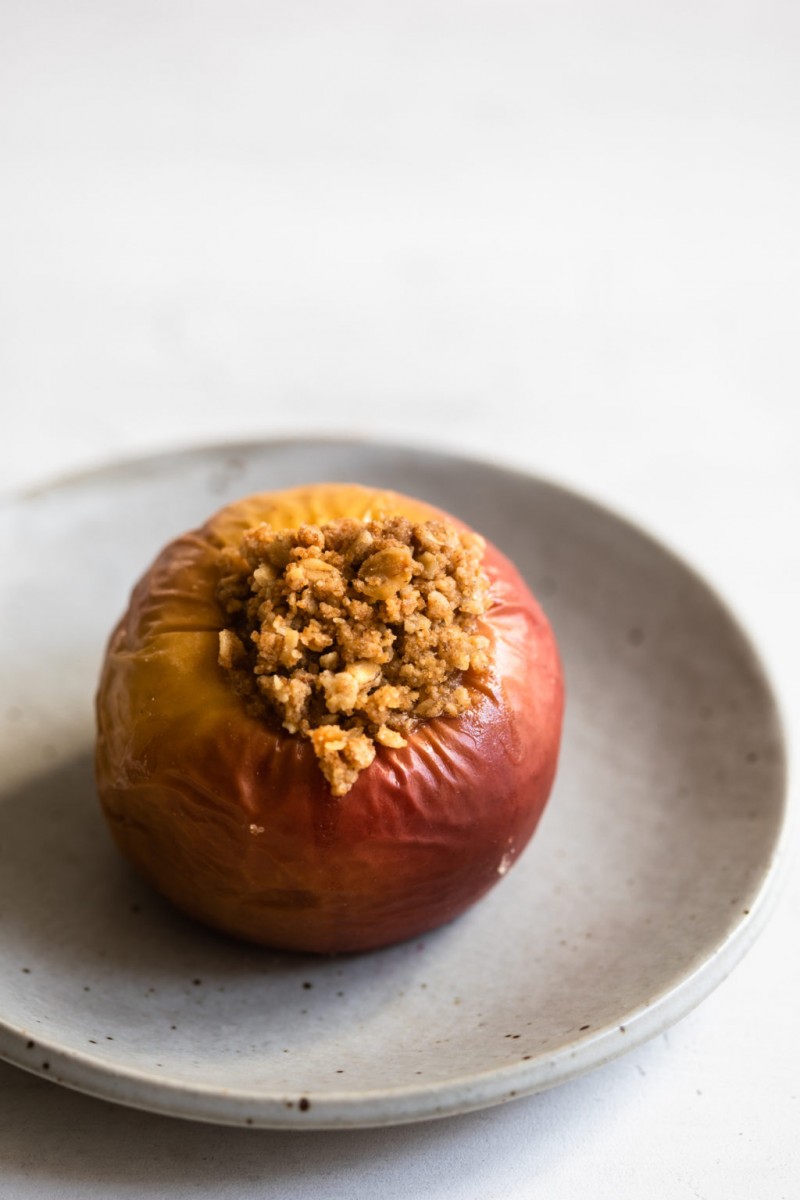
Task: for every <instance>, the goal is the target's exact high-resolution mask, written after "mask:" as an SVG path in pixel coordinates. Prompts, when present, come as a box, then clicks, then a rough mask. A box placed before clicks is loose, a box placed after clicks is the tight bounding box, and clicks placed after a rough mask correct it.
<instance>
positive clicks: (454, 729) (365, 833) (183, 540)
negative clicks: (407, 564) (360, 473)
mask: <svg viewBox="0 0 800 1200" xmlns="http://www.w3.org/2000/svg"><path fill="white" fill-rule="evenodd" d="M378 512H384V513H387V512H399V513H402V514H405V515H406V516H408V517H410V518H411V519H412V520H425V519H429V518H431V517H442V515H443V514H442V513H441V512H439V511H438V510H435V509H432V508H431V507H430V506H428V505H424V504H422V503H421V502H419V501H415V500H411V499H409V498H407V497H404V496H400V495H398V494H396V493H390V492H379V491H375V490H373V489H366V488H361V487H357V486H355V485H345V484H325V485H316V486H313V487H308V488H301V489H297V490H294V491H290V492H277V493H266V494H263V495H259V496H251V497H248V498H247V499H245V500H243V501H240V502H238V503H236V504H233V505H230V506H229V507H227V508H225V509H223V510H222V511H221V512H219V513H217V514H216V516H214V517H212V518H211V520H210V521H209V522H208V523H207V524H206V525H205V526H204V527H203V528H202V529H200V530H197V531H195V532H192V533H187V534H185V535H184V536H183V537H179V538H177V539H176V540H175V541H174V542H171V543H170V545H168V546H167V547H166V548H165V549H164V550H163V552H162V553H161V555H160V556H159V557H158V558H157V559H156V561H155V562H154V563H153V565H152V566H151V568H150V569H149V571H147V573H146V574H145V576H144V577H143V578H142V580H141V581H140V582H139V584H138V585H137V586H136V588H135V590H134V592H133V595H132V597H131V602H130V606H129V608H128V611H127V612H126V613H125V615H124V616H123V618H122V620H121V621H120V623H119V625H118V626H117V628H116V629H115V631H114V633H113V634H112V636H111V639H110V642H109V646H108V650H107V654H106V658H105V662H104V664H103V669H102V674H101V679H100V686H99V691H98V695H97V723H98V736H97V752H96V769H97V784H98V790H99V794H100V800H101V803H102V807H103V811H104V813H105V816H106V818H107V820H108V823H109V826H110V828H111V831H112V834H113V836H114V838H115V840H116V843H117V845H118V846H119V848H120V850H121V851H122V853H123V854H124V855H125V857H126V858H128V859H129V860H130V862H131V863H133V864H134V866H135V867H137V868H138V869H139V870H140V871H141V873H142V874H143V875H145V876H146V877H147V878H148V879H149V880H150V881H151V882H152V883H153V885H154V886H155V887H156V888H157V889H158V890H159V891H160V892H161V893H162V894H163V895H164V896H166V897H167V898H168V899H169V900H171V901H172V902H173V903H174V904H175V905H177V907H178V908H180V909H182V910H183V911H184V912H186V913H188V914H189V915H191V916H192V917H195V918H196V919H197V920H199V921H202V922H204V923H206V924H208V925H211V926H213V927H215V928H217V929H220V930H223V931H225V932H227V933H229V934H233V935H234V936H236V937H240V938H244V939H247V940H249V941H252V942H257V943H260V944H262V945H266V946H271V947H274V948H277V949H288V950H301V951H311V952H318V953H334V952H349V951H363V950H371V949H375V948H377V947H379V946H385V945H389V944H391V943H394V942H399V941H402V940H404V939H406V938H410V937H413V936H416V935H419V934H421V933H424V932H425V931H427V930H430V929H433V928H435V927H436V926H438V925H441V924H443V923H444V922H446V921H450V920H451V919H452V918H454V917H455V916H457V915H458V914H459V913H461V912H462V911H463V910H464V909H465V908H467V907H468V906H469V905H470V904H472V903H473V902H474V901H476V900H477V899H478V898H479V897H480V896H482V895H483V894H484V893H485V892H486V891H488V889H489V888H490V887H492V885H493V884H495V883H496V882H497V881H498V880H499V879H500V878H501V876H502V875H503V874H504V873H505V871H506V869H507V868H508V866H510V865H511V863H512V862H513V861H514V859H515V858H516V857H517V856H518V855H519V853H520V852H521V851H522V850H523V848H524V847H525V845H526V843H527V842H528V840H529V838H530V837H531V834H532V833H533V831H534V829H535V828H536V824H537V822H538V820H539V817H540V815H541V813H542V809H543V808H544V805H545V803H546V801H547V797H548V794H549V792H550V788H551V784H552V781H553V776H554V773H555V768H556V761H557V757H558V747H559V740H560V733H561V718H562V708H563V681H562V672H561V665H560V661H559V657H558V651H557V648H556V644H555V640H554V637H553V634H552V631H551V629H550V626H549V625H548V623H547V620H546V618H545V617H544V614H543V613H542V611H541V609H540V608H539V605H538V604H537V603H536V601H535V599H534V598H533V596H532V595H531V593H530V591H529V590H528V588H527V586H526V585H525V583H524V582H523V581H522V579H521V577H520V576H519V574H518V573H517V571H516V569H515V568H514V566H513V565H512V564H511V563H510V562H509V561H508V559H506V558H505V557H504V556H503V555H502V554H501V553H500V552H499V551H498V550H497V549H495V548H494V547H493V546H491V545H489V544H487V547H486V555H485V560H484V565H485V570H486V572H487V574H488V576H489V579H490V581H491V597H492V604H491V607H490V610H489V612H488V613H487V614H486V617H485V618H484V619H483V621H482V622H481V626H482V628H481V632H483V633H485V634H488V636H489V637H490V638H491V640H492V643H493V648H494V666H493V669H492V671H491V672H489V673H488V674H487V675H485V676H483V677H480V678H477V677H473V676H470V675H467V676H466V677H465V680H464V682H465V683H466V685H467V686H469V687H470V688H471V689H472V691H473V696H474V704H473V707H472V708H471V709H470V710H469V711H467V712H466V713H464V714H463V715H462V716H460V717H458V718H440V719H437V720H432V721H429V722H427V723H423V724H421V725H420V726H419V727H418V728H417V729H416V730H415V731H414V733H413V735H412V736H411V738H410V740H409V744H408V746H407V747H406V748H405V749H401V750H395V749H386V748H385V747H382V746H378V747H377V757H376V758H375V761H374V762H373V764H372V765H371V766H370V767H369V768H367V770H365V771H363V772H362V773H361V774H360V776H359V777H358V780H357V781H356V783H355V784H354V786H353V787H352V789H351V790H350V791H349V792H348V793H347V795H345V796H343V797H339V798H336V797H333V796H332V795H331V793H330V791H329V788H328V786H327V784H326V782H325V780H324V778H323V776H322V773H321V771H320V770H319V767H318V766H317V762H316V759H315V756H314V753H313V750H312V748H311V745H310V743H309V742H308V741H306V740H302V739H300V738H299V737H296V736H291V735H289V734H288V733H286V732H284V731H283V730H278V729H275V728H271V727H270V726H269V725H268V724H267V723H266V722H264V721H262V720H259V719H256V718H254V717H250V716H248V715H247V713H246V712H245V711H244V708H243V705H242V701H241V699H240V697H238V696H237V695H236V694H235V693H234V692H233V690H232V688H231V687H230V685H229V682H228V678H227V675H226V673H225V671H223V670H222V668H221V667H220V666H219V665H218V662H217V655H218V633H219V630H220V629H221V628H222V627H223V625H224V615H223V612H222V610H221V608H220V607H219V605H218V604H217V602H216V600H215V587H216V583H217V578H218V573H217V569H216V566H217V557H218V554H219V551H220V549H221V548H222V547H223V546H226V545H236V544H238V542H239V539H240V537H241V534H242V532H243V531H244V530H245V529H246V528H248V527H250V526H252V525H254V524H257V523H258V522H259V521H269V522H270V523H271V524H272V525H273V526H274V527H275V528H294V527H296V526H297V525H299V524H301V523H302V522H304V521H306V522H307V521H312V522H318V523H322V522H325V521H330V520H333V519H335V518H337V517H340V516H356V517H365V516H369V515H374V514H376V513H378ZM447 519H448V520H450V521H451V522H452V523H453V524H456V525H461V523H460V522H458V521H454V519H453V518H452V517H447ZM461 527H462V528H463V525H461Z"/></svg>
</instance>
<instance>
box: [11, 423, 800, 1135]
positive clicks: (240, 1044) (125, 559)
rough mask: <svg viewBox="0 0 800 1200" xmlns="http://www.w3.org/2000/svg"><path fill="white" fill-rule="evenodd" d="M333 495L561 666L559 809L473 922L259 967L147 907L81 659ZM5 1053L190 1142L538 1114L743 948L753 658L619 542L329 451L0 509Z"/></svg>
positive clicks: (532, 497) (692, 994)
mask: <svg viewBox="0 0 800 1200" xmlns="http://www.w3.org/2000/svg"><path fill="white" fill-rule="evenodd" d="M315 480H354V481H360V482H363V483H369V484H379V485H385V486H389V487H393V488H397V489H400V490H403V491H407V492H410V493H412V494H415V495H418V496H420V497H423V498H424V499H426V500H429V501H432V502H433V503H434V504H437V505H441V506H442V507H444V508H445V509H448V510H450V511H452V512H454V513H458V514H459V515H460V516H462V517H463V518H465V519H466V520H467V521H468V522H470V523H471V524H473V525H474V526H475V527H476V528H478V529H480V530H482V531H483V532H484V533H485V534H487V535H488V536H489V537H490V538H491V539H493V540H494V541H495V542H497V544H498V545H499V546H500V547H501V548H503V549H504V550H505V551H506V552H507V553H508V554H510V555H511V557H512V558H513V559H514V560H515V561H516V562H517V564H518V565H519V566H520V568H521V569H522V571H523V573H524V574H525V575H526V576H527V578H528V580H529V582H530V583H531V585H532V586H533V589H534V591H535V592H536V593H537V594H538V596H539V598H540V599H541V601H542V603H543V604H544V606H545V608H546V610H547V611H548V613H549V615H550V618H551V620H552V622H553V625H554V627H555V630H556V634H557V636H558V639H559V642H560V645H561V649H562V653H563V658H564V663H565V669H566V676H567V687H568V707H567V720H566V727H565V735H564V744H563V753H562V759H561V764H560V769H559V775H558V780H557V784H556V787H555V790H554V793H553V796H552V799H551V801H550V805H549V808H548V809H547V812H546V814H545V817H544V819H543V821H542V824H541V826H540V829H539V832H538V833H537V835H536V837H535V838H534V840H533V842H532V843H531V845H530V846H529V848H528V850H527V851H526V852H525V854H524V855H523V856H522V858H521V859H520V861H519V863H518V864H517V865H516V866H515V868H514V869H513V870H512V871H511V872H510V873H509V875H508V876H507V877H506V878H505V879H504V880H503V881H502V883H501V884H500V885H499V886H498V887H497V888H496V889H495V890H494V892H493V893H492V894H490V895H489V896H488V897H486V898H485V899H484V900H483V901H481V903H480V904H478V905H477V906H476V907H475V908H474V909H473V910H472V911H470V912H468V913H467V914H466V915H465V916H463V917H461V918H459V919H458V920H457V921H455V922H454V923H453V924H451V925H449V926H448V927H446V928H444V929H441V930H439V931H437V932H436V933H434V934H431V935H428V936H426V937H424V938H421V939H419V940H417V941H414V942H411V943H407V944H404V945H401V946H398V947H395V948H392V949H389V950H385V951H381V952H378V953H374V954H369V955H366V956H362V957H351V958H342V959H316V958H313V957H305V956H291V955H286V954H272V953H268V952H265V951H260V950H257V949H254V948H249V947H246V946H243V945H239V944H236V943H234V942H229V941H227V940H225V939H223V938H221V937H218V936H216V935H214V934H212V933H209V932H206V931H204V930H203V929H201V928H198V927H196V926H194V925H193V924H191V923H189V922H188V921H187V920H185V919H183V918H182V917H181V916H179V915H178V914H177V913H175V912H173V911H172V910H171V909H169V908H168V907H167V906H166V904H164V903H163V902H161V901H160V900H159V899H158V898H157V897H156V896H155V895H154V894H153V893H152V892H151V891H150V890H148V888H147V887H146V886H145V885H144V884H143V883H141V882H140V881H139V880H138V879H137V878H136V877H134V876H133V874H132V873H131V872H130V871H129V870H128V868H127V867H126V866H125V865H124V864H123V863H122V862H121V861H120V859H119V858H118V857H117V855H116V852H115V851H114V849H113V848H112V846H111V843H110V840H109V838H108V836H107V834H106V830H105V827H104V825H103V822H102V820H101V817H100V815H99V811H98V806H97V803H96V799H95V794H94V787H93V781H92V765H91V759H92V738H93V716H92V699H93V691H94V685H95V680H96V677H97V672H98V667H99V664H100V659H101V656H102V653H103V649H104V642H105V639H106V636H107V633H108V631H109V630H110V628H111V626H112V623H113V622H114V620H115V619H116V617H117V616H118V615H119V613H120V612H121V610H122V608H123V607H124V604H125V602H126V599H127V594H128V591H129V589H130V586H131V585H132V583H133V582H134V580H135V579H136V577H137V576H138V575H139V574H140V573H141V572H142V570H143V569H144V568H145V566H146V565H147V564H148V563H149V562H150V560H151V558H152V557H153V556H154V554H155V552H156V551H157V550H158V549H159V548H160V546H161V545H162V543H164V542H165V541H167V540H169V539H170V538H171V537H172V536H173V535H175V534H177V533H179V532H181V531H183V530H184V529H185V528H188V527H190V526H193V525H195V524H197V523H199V522H200V521H202V520H203V519H204V518H205V517H206V516H207V515H208V514H209V513H210V512H211V511H212V510H214V509H215V508H217V507H218V506H220V505H222V504H223V503H226V502H227V501H229V500H232V499H234V498H236V497H239V496H241V495H243V494H245V493H247V492H251V491H256V490H260V489H266V488H277V487H284V486H288V485H292V484H299V483H306V482H311V481H315ZM0 546H1V547H2V562H3V566H4V579H3V582H2V623H1V624H0V657H2V662H3V664H4V666H3V672H2V680H0V734H1V735H2V743H1V744H0V913H2V922H1V923H0V1054H2V1056H3V1057H5V1058H7V1059H8V1060H9V1061H10V1062H13V1063H16V1064H18V1065H19V1066H21V1067H25V1068H26V1069H28V1070H30V1071H34V1072H37V1073H40V1074H42V1075H44V1076H47V1077H48V1078H51V1079H53V1080H57V1081H58V1082H60V1083H63V1084H67V1085H69V1086H71V1087H74V1088H78V1089H80V1090H82V1091H86V1092H90V1093H93V1094H94V1095H97V1096H103V1097H106V1098H108V1099H112V1100H118V1101H121V1102H123V1103H126V1104H130V1105H134V1106H137V1107H141V1108H146V1109H151V1110H155V1111H159V1112H163V1113H172V1114H176V1115H180V1116H184V1117H192V1118H196V1119H200V1120H207V1121H218V1122H226V1123H231V1124H241V1125H254V1126H272V1127H278V1126H294V1127H298V1126H305V1127H309V1126H315V1127H337V1126H338V1127H344V1126H359V1125H381V1124H390V1123H393V1122H401V1121H412V1120H417V1119H420V1118H425V1117H432V1116H440V1115H445V1114H451V1113H457V1112H464V1111H466V1110H469V1109H473V1108H478V1107H481V1106H483V1105H488V1104H494V1103H498V1102H501V1101H505V1100H508V1099H510V1098H512V1097H514V1096H521V1095H524V1094H526V1093H530V1092H535V1091H538V1090H541V1089H544V1088H547V1087H550V1086H552V1085H553V1084H556V1083H560V1082H563V1081H565V1080H567V1079H569V1078H571V1077H572V1076H575V1075H577V1074H579V1073H580V1072H583V1071H586V1070H588V1069H590V1068H592V1067H595V1066H597V1065H598V1064H600V1063H603V1062H605V1061H607V1060H609V1059H611V1058H614V1057H615V1056H616V1055H619V1054H622V1053H624V1052H625V1051H626V1050H628V1049H630V1048H631V1047H633V1046H635V1045H638V1044H639V1043H641V1042H642V1041H643V1040H644V1039H646V1038H650V1037H652V1036H653V1035H654V1034H656V1033H658V1032H660V1031H661V1030H663V1029H664V1028H665V1027H666V1026H668V1025H669V1024H670V1023H672V1022H674V1021H675V1020H677V1019H678V1018H679V1017H681V1016H682V1015H683V1014H685V1013H686V1012H687V1011H688V1010H689V1009H690V1008H692V1007H693V1006H694V1005H695V1004H697V1003H698V1002H699V1001H700V1000H701V999H702V998H703V997H704V996H705V995H707V994H708V992H710V991H711V989H712V988H713V987H714V986H715V985H716V984H718V983H719V982H720V981H721V980H722V979H723V977H724V976H725V975H726V974H727V972H728V971H729V970H730V969H731V967H732V966H733V965H734V963H735V962H736V961H737V960H738V959H739V958H740V957H741V955H742V953H743V952H744V951H745V950H746V948H747V947H748V946H749V945H750V943H751V942H752V940H753V938H754V936H755V934H756V933H757V931H758V930H759V928H760V927H761V925H762V923H763V919H764V915H765V913H766V911H767V907H768V900H769V897H770V895H771V893H772V892H773V891H774V881H775V876H776V868H777V865H778V862H779V860H781V858H782V856H783V851H782V845H783V833H782V830H783V825H784V752H783V747H782V738H781V732H780V727H779V721H778V718H777V714H776V710H775V704H774V701H773V698H772V695H771V692H770V689H769V686H768V684H767V682H766V680H765V678H764V674H763V672H762V669H761V667H760V665H759V662H758V659H757V657H756V656H755V654H754V652H753V649H752V647H751V646H750V644H749V642H748V640H747V638H746V637H745V635H744V634H743V633H742V631H741V629H740V628H739V627H738V626H737V624H736V623H735V621H734V620H733V619H732V617H731V616H730V614H729V613H728V611H727V610H726V608H725V607H724V606H723V605H722V603H721V602H720V601H719V600H718V599H717V597H716V596H715V595H714V594H713V593H712V592H711V591H710V589H709V588H708V587H707V586H706V584H704V582H703V581H702V580H701V579H700V578H698V576H697V575H696V574H694V573H693V572H692V571H690V570H689V569H688V568H687V567H686V566H684V565H683V564H682V563H681V562H680V561H678V560H677V559H676V558H675V557H674V556H673V555H672V554H670V553H669V552H667V551H666V550H665V549H664V548H663V547H661V546H660V545H658V544H657V543H656V542H654V541H653V540H652V539H651V538H649V537H648V536H646V535H645V534H644V533H642V532H640V531H639V530H637V529H636V528H634V527H632V526H631V525H629V524H627V523H626V522H624V521H622V520H620V519H619V518H618V517H616V516H614V515H612V514H611V513H609V512H607V511H605V510H603V509H602V508H600V507H598V506H597V505H595V504H593V503H591V502H589V501H587V500H585V499H582V498H581V497H580V496H578V495H575V494H573V493H571V492H569V491H566V490H563V489H561V488H558V487H555V486H553V485H552V484H549V483H545V482H542V481H540V480H538V479H535V478H530V477H528V476H524V475H520V474H515V473H513V472H510V471H507V470H503V469H500V468H498V467H494V466H489V465H486V464H478V463H474V462H467V461H464V460H462V459H457V458H452V457H448V456H444V455H437V454H431V453H422V452H420V451H417V450H403V449H397V448H394V447H391V448H390V447H388V446H375V445H366V444H358V443H352V442H328V441H294V442H286V443H270V444H265V445H248V446H244V447H235V448H232V447H224V448H216V449H210V450H204V451H199V452H191V453H186V454H180V455H171V456H166V457H160V458H154V459H150V460H147V461H143V462H136V463H132V464H126V465H122V466H117V467H113V468H110V469H108V470H103V471H100V472H97V473H94V474H91V475H87V476H82V477H80V478H76V479H73V480H68V481H66V482H63V483H59V484H56V485H54V486H53V487H50V488H47V489H43V490H40V491H37V492H34V493H31V494H28V495H26V496H24V497H22V498H19V499H17V500H14V501H12V502H10V503H7V504H6V505H5V506H4V508H3V509H1V510H0Z"/></svg>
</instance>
